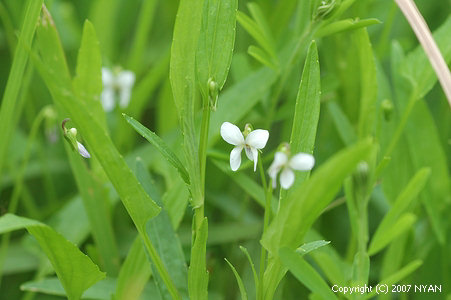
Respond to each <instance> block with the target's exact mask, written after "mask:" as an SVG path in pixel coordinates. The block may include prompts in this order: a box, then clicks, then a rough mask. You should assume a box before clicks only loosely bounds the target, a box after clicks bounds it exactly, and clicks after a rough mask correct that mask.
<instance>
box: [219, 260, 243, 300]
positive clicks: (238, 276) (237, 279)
mask: <svg viewBox="0 0 451 300" xmlns="http://www.w3.org/2000/svg"><path fill="white" fill-rule="evenodd" d="M224 260H225V261H226V262H227V264H228V265H229V266H230V268H231V269H232V271H233V275H235V278H236V282H237V283H238V287H239V289H240V294H241V300H247V293H246V289H245V288H244V283H243V280H242V279H241V277H240V274H238V272H237V271H236V269H235V267H234V266H233V265H232V264H231V263H230V261H228V260H227V258H224Z"/></svg>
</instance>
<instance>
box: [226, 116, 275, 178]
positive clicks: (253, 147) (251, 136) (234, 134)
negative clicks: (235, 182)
mask: <svg viewBox="0 0 451 300" xmlns="http://www.w3.org/2000/svg"><path fill="white" fill-rule="evenodd" d="M243 133H244V135H243ZM243 133H241V131H240V129H239V128H238V127H237V126H236V125H233V124H232V123H229V122H224V123H222V125H221V136H222V138H223V139H224V140H225V141H226V142H227V143H229V144H231V145H234V146H235V148H233V150H232V152H231V153H230V168H232V171H236V170H238V168H239V167H240V165H241V151H243V149H245V152H246V156H247V158H249V159H250V160H251V161H253V162H254V172H255V170H256V169H257V160H258V150H260V149H262V148H264V147H265V145H266V142H267V141H268V138H269V132H268V130H264V129H255V130H252V129H251V127H250V125H249V124H247V125H246V127H245V128H244V132H243Z"/></svg>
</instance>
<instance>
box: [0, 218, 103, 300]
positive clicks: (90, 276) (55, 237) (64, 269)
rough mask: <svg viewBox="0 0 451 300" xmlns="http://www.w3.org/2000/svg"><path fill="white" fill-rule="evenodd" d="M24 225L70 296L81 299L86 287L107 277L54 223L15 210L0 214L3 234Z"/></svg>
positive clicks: (0, 225) (75, 299)
mask: <svg viewBox="0 0 451 300" xmlns="http://www.w3.org/2000/svg"><path fill="white" fill-rule="evenodd" d="M22 228H26V229H27V230H28V232H29V233H30V234H31V235H33V236H34V237H35V238H36V240H37V241H38V243H39V245H40V246H41V248H42V250H43V251H44V253H45V254H46V256H47V257H48V259H49V260H50V262H51V264H52V266H53V268H54V269H55V272H56V274H57V275H58V278H59V280H60V281H61V283H62V285H63V287H64V289H65V291H66V295H67V297H68V298H69V300H78V299H80V298H81V296H82V294H83V292H84V291H85V290H86V289H87V288H89V287H90V286H91V285H93V284H94V283H96V282H97V281H99V280H101V279H103V278H105V273H102V272H100V270H99V268H98V267H97V266H96V265H95V264H94V263H93V262H92V261H91V259H90V258H89V257H88V256H86V255H85V254H83V253H82V252H81V251H80V250H79V249H78V248H77V247H76V246H75V245H74V244H72V243H71V242H69V241H67V240H66V239H65V238H64V237H63V236H61V235H60V234H59V233H57V232H56V231H54V230H53V229H52V228H51V227H49V226H47V225H45V224H43V223H40V222H38V221H35V220H31V219H27V218H22V217H18V216H16V215H12V214H6V215H4V216H2V217H0V234H1V233H5V232H10V231H13V230H18V229H22Z"/></svg>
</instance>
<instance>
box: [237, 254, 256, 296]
mask: <svg viewBox="0 0 451 300" xmlns="http://www.w3.org/2000/svg"><path fill="white" fill-rule="evenodd" d="M240 250H241V251H242V252H243V253H244V255H246V257H247V260H248V261H249V265H250V266H251V269H252V274H253V275H254V287H255V290H257V288H258V275H257V271H256V270H255V265H254V262H253V261H252V258H251V256H250V254H249V251H247V249H246V248H244V247H243V246H240Z"/></svg>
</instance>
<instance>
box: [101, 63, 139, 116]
mask: <svg viewBox="0 0 451 300" xmlns="http://www.w3.org/2000/svg"><path fill="white" fill-rule="evenodd" d="M102 82H103V91H102V95H101V97H100V98H101V101H102V105H103V109H104V110H105V111H112V110H113V109H114V106H115V103H116V102H115V100H114V98H115V95H116V92H117V93H118V94H119V106H120V107H121V108H126V107H127V106H128V104H129V103H130V98H131V94H132V88H133V85H134V83H135V74H134V73H133V72H132V71H126V70H125V71H120V72H119V73H116V74H115V73H113V72H111V70H109V69H107V68H102Z"/></svg>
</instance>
